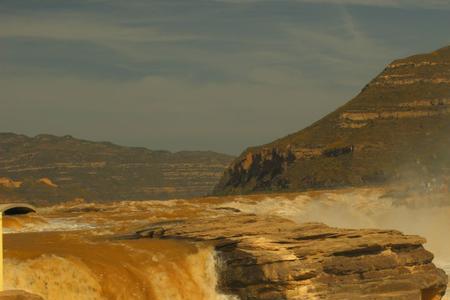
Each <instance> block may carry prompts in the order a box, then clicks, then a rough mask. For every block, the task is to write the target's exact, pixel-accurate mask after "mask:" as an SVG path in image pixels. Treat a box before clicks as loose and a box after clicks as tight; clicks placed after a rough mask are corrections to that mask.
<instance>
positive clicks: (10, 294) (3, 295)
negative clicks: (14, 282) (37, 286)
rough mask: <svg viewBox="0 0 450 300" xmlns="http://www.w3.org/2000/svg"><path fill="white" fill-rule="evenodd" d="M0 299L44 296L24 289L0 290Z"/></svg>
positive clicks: (35, 299)
mask: <svg viewBox="0 0 450 300" xmlns="http://www.w3.org/2000/svg"><path fill="white" fill-rule="evenodd" d="M0 300H44V298H42V297H41V296H38V295H34V294H30V293H27V292H25V291H4V292H0Z"/></svg>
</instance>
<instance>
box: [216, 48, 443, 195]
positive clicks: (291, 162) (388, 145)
mask: <svg viewBox="0 0 450 300" xmlns="http://www.w3.org/2000/svg"><path fill="white" fill-rule="evenodd" d="M448 149H450V47H446V48H442V49H440V50H437V51H435V52H432V53H429V54H422V55H415V56H412V57H408V58H406V59H400V60H396V61H394V62H392V63H391V64H389V65H388V66H387V67H386V69H384V71H383V72H382V73H381V74H380V75H378V76H377V77H376V78H375V79H374V80H372V81H371V82H370V83H369V84H368V85H367V86H365V87H364V89H363V90H362V91H361V93H360V94H359V95H358V96H356V97H355V98H354V99H352V100H351V101H349V102H348V103H347V104H345V105H344V106H342V107H340V108H339V109H337V110H336V111H334V112H333V113H331V114H329V115H327V116H326V117H324V118H323V119H321V120H320V121H318V122H316V123H314V124H313V125H311V126H310V127H307V128H305V129H303V130H301V131H299V132H297V133H294V134H291V135H288V136H286V137H284V138H281V139H279V140H276V141H274V142H272V143H270V144H267V145H263V146H260V147H253V148H249V149H247V150H246V151H245V152H244V153H243V154H242V155H241V156H240V157H239V158H237V159H236V160H235V162H234V163H233V164H232V165H231V166H230V167H229V169H227V170H226V172H225V174H224V176H223V177H222V179H221V181H220V182H219V184H218V185H217V186H216V188H215V193H217V194H227V193H252V192H262V191H264V192H268V191H298V190H304V189H311V188H331V187H341V186H361V185H373V184H380V183H386V182H390V181H392V180H409V179H411V178H412V176H414V177H415V178H417V177H418V178H427V179H426V180H431V181H436V179H435V177H436V176H439V178H440V180H441V181H442V180H444V181H447V182H446V183H445V182H444V184H448V175H449V174H450V171H449V169H450V153H449V152H450V151H449V150H448ZM446 176H447V177H446ZM425 184H427V183H425Z"/></svg>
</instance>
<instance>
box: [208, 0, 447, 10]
mask: <svg viewBox="0 0 450 300" xmlns="http://www.w3.org/2000/svg"><path fill="white" fill-rule="evenodd" d="M213 1H217V2H228V3H256V2H269V1H270V0H213ZM279 1H285V2H303V3H313V4H336V5H339V4H342V5H364V6H382V7H383V6H386V7H404V8H410V7H420V8H430V9H450V1H448V0H279Z"/></svg>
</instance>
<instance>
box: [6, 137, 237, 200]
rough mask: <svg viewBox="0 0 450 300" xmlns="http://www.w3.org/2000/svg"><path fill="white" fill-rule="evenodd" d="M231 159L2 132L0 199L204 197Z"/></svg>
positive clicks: (71, 138) (209, 152) (202, 154)
mask: <svg viewBox="0 0 450 300" xmlns="http://www.w3.org/2000/svg"><path fill="white" fill-rule="evenodd" d="M231 159H232V156H229V155H226V154H220V153H216V152H213V151H178V152H170V151H166V150H150V149H147V148H144V147H126V146H120V145H116V144H113V143H110V142H93V141H89V140H84V139H77V138H74V137H72V136H70V135H65V136H56V135H50V134H40V135H36V136H34V137H29V136H26V135H19V134H15V133H0V179H2V180H0V198H3V199H20V200H26V201H31V202H36V203H45V202H49V203H53V202H61V201H67V200H72V199H74V198H85V199H87V200H97V201H108V200H124V199H130V200H140V199H168V198H176V197H194V196H202V195H205V194H208V193H210V191H211V189H212V187H213V186H214V184H215V183H216V182H217V180H218V179H219V177H220V175H221V173H222V171H223V169H224V168H225V167H226V166H227V164H228V163H229V162H230V161H231ZM2 182H3V184H2Z"/></svg>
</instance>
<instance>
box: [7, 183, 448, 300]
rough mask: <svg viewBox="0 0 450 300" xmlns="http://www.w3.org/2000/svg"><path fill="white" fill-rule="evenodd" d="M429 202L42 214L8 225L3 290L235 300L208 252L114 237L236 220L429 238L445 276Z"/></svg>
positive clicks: (315, 198)
mask: <svg viewBox="0 0 450 300" xmlns="http://www.w3.org/2000/svg"><path fill="white" fill-rule="evenodd" d="M434 197H435V196H433V195H429V197H428V198H426V199H425V198H423V196H422V195H421V196H420V197H412V198H410V199H404V198H402V199H395V198H390V197H386V196H385V191H384V190H382V189H347V190H339V191H321V192H309V193H296V194H279V195H273V194H272V195H255V196H245V197H244V196H242V197H240V196H236V197H209V198H199V199H192V200H171V201H122V202H113V203H103V204H100V203H84V202H73V203H66V204H64V205H58V206H54V207H48V208H42V209H40V210H39V213H38V214H30V215H26V216H21V217H19V216H5V218H4V231H5V232H6V234H5V237H4V244H5V287H6V288H9V289H23V290H26V291H29V292H33V293H36V294H39V295H41V296H43V297H44V298H45V299H49V300H53V299H55V300H65V299H68V300H72V299H77V300H84V299H127V300H128V299H152V300H153V299H154V300H160V299H167V300H172V299H173V300H181V299H186V300H225V299H236V298H235V297H234V296H232V295H223V294H222V293H221V292H220V291H217V288H216V286H217V281H218V275H217V270H216V263H217V262H216V259H215V253H214V251H213V249H212V248H211V247H210V246H208V245H205V244H198V243H195V244H194V243H189V242H183V241H171V240H151V239H140V240H124V239H120V240H119V239H117V238H114V236H117V235H123V234H128V233H130V232H134V231H136V230H139V229H142V228H145V227H146V226H148V224H150V223H154V222H161V221H173V220H183V219H189V218H193V217H199V218H201V217H202V216H211V215H223V214H230V215H232V214H233V213H236V212H244V213H253V214H259V215H277V216H281V217H284V218H288V219H291V220H293V221H295V222H299V223H303V222H311V221H313V222H323V223H326V224H328V225H331V226H336V227H350V228H367V227H372V228H389V229H398V230H401V231H403V232H405V233H407V234H419V235H422V236H425V237H426V238H427V240H428V243H427V244H426V247H427V248H428V249H429V250H431V251H432V252H433V253H434V254H435V256H436V259H435V261H436V263H437V264H438V265H439V266H440V267H443V268H446V270H447V271H450V239H449V238H448V229H449V228H450V203H446V202H445V201H444V202H442V201H441V200H439V201H437V202H436V201H435V200H436V199H435V198H434ZM438 197H439V199H442V195H439V196H438ZM447 198H448V199H450V197H448V195H444V196H443V199H447ZM449 202H450V201H449ZM436 203H437V204H436Z"/></svg>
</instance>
